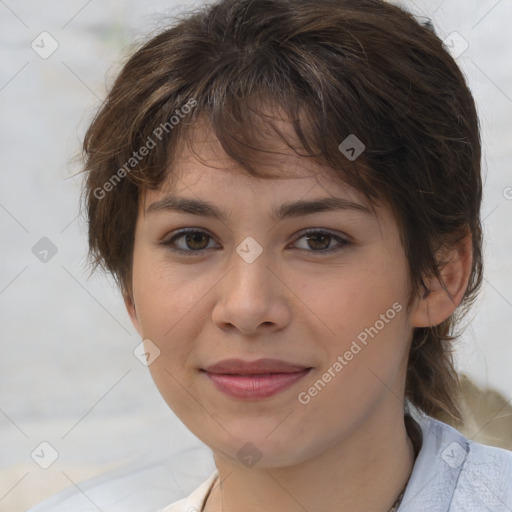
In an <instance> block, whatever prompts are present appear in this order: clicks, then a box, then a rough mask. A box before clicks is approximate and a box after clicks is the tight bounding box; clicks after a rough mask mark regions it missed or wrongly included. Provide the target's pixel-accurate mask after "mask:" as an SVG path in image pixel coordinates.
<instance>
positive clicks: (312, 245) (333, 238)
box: [295, 230, 351, 254]
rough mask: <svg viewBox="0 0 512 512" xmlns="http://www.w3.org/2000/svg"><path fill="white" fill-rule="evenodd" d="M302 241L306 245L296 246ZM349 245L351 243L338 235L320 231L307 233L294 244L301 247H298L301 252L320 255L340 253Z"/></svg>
mask: <svg viewBox="0 0 512 512" xmlns="http://www.w3.org/2000/svg"><path fill="white" fill-rule="evenodd" d="M302 239H304V240H305V241H306V243H305V244H298V241H299V240H302ZM333 242H334V243H333ZM350 243H351V242H349V241H348V240H346V239H344V238H342V237H340V236H338V235H335V234H333V233H329V232H328V231H321V230H315V231H307V232H305V233H303V234H302V236H301V237H300V238H299V239H298V240H297V242H295V244H296V245H302V247H300V246H299V249H301V250H305V251H308V252H318V253H321V254H325V253H330V252H334V251H340V250H342V249H344V248H345V247H346V246H348V245H350Z"/></svg>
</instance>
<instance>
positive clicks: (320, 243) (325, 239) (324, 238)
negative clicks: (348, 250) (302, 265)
mask: <svg viewBox="0 0 512 512" xmlns="http://www.w3.org/2000/svg"><path fill="white" fill-rule="evenodd" d="M331 238H332V237H331V235H330V234H329V233H315V234H313V235H307V236H306V240H307V241H308V244H309V246H310V247H311V248H312V249H319V250H325V249H327V248H328V247H329V245H330V243H331Z"/></svg>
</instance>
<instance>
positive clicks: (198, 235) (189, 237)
mask: <svg viewBox="0 0 512 512" xmlns="http://www.w3.org/2000/svg"><path fill="white" fill-rule="evenodd" d="M212 240H213V239H212V237H211V236H210V235H208V234H207V233H205V232H203V231H198V230H193V229H189V230H180V231H178V233H177V234H176V235H174V236H173V237H171V238H170V239H168V240H165V241H163V242H162V245H165V246H166V247H168V248H169V249H171V250H173V251H177V252H182V253H194V252H201V251H203V250H205V249H209V248H211V247H208V246H209V243H210V241H212Z"/></svg>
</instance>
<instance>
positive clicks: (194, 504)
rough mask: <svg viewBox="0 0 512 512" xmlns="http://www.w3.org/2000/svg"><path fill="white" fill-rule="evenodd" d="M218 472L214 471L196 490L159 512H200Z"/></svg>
mask: <svg viewBox="0 0 512 512" xmlns="http://www.w3.org/2000/svg"><path fill="white" fill-rule="evenodd" d="M217 478H218V472H217V471H216V470H215V471H214V472H213V473H212V474H211V475H210V476H209V477H208V478H207V479H206V480H205V481H204V482H203V483H202V484H201V485H200V486H199V487H197V489H195V490H194V491H193V492H191V493H190V494H189V495H188V496H187V497H185V498H183V499H181V500H179V501H176V502H174V503H171V504H170V505H168V506H167V507H165V508H164V509H163V510H161V511H160V512H200V511H201V510H202V509H203V505H204V501H205V499H206V497H207V496H208V494H209V493H210V490H211V489H212V487H213V486H214V485H215V482H216V480H217Z"/></svg>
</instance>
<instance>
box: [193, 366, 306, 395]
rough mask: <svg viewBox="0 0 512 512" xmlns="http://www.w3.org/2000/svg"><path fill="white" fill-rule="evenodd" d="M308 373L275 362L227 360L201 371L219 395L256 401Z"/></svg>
mask: <svg viewBox="0 0 512 512" xmlns="http://www.w3.org/2000/svg"><path fill="white" fill-rule="evenodd" d="M311 369H312V368H311V367H306V366H301V365H296V364H291V363H288V362H286V361H281V360H278V359H258V360H257V361H243V360H241V359H228V360H225V361H221V362H220V363H217V364H215V365H212V366H209V367H207V368H205V369H201V371H202V372H204V373H205V374H206V376H207V377H208V378H209V379H210V381H211V382H212V383H213V384H214V385H215V387H216V388H217V389H218V390H219V391H221V392H222V393H224V394H226V395H228V396H230V397H232V398H241V399H253V400H257V399H262V398H268V397H270V396H273V395H276V394H277V393H280V392H282V391H284V390H285V389H288V388H290V387H291V386H293V385H294V384H295V383H297V382H298V381H299V380H300V379H302V378H303V377H305V376H306V375H307V374H308V373H309V372H310V370H311Z"/></svg>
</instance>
